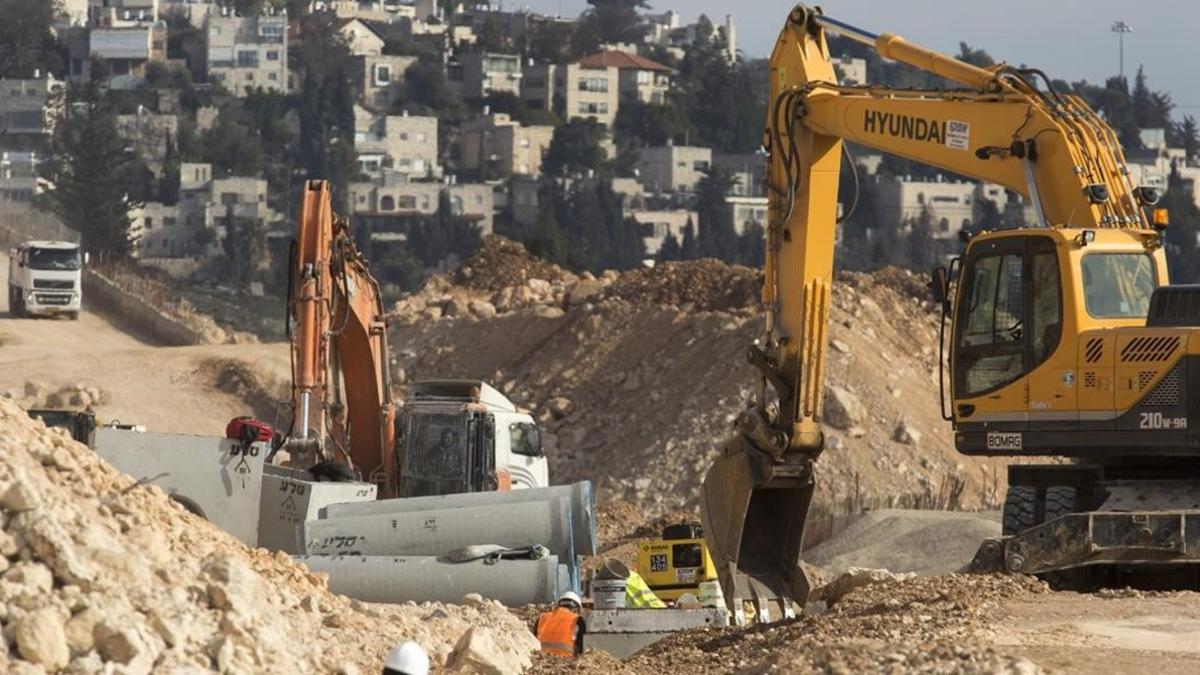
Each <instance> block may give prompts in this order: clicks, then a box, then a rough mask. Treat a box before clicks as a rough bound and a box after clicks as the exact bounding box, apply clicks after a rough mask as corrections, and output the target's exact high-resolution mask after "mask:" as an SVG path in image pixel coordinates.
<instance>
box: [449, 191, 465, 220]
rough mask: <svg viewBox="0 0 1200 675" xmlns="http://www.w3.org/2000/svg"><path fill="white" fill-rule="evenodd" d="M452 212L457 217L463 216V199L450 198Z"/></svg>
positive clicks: (453, 196)
mask: <svg viewBox="0 0 1200 675" xmlns="http://www.w3.org/2000/svg"><path fill="white" fill-rule="evenodd" d="M450 212H451V213H453V214H454V215H456V216H461V215H462V214H463V198H462V197H461V196H459V195H451V196H450Z"/></svg>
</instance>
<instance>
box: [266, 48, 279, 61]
mask: <svg viewBox="0 0 1200 675" xmlns="http://www.w3.org/2000/svg"><path fill="white" fill-rule="evenodd" d="M267 60H268V61H278V60H279V51H278V50H276V49H272V50H269V51H268V52H267Z"/></svg>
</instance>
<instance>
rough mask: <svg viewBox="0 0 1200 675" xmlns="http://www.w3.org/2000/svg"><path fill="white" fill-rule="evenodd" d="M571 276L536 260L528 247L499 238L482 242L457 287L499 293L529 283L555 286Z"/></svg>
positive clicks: (464, 267) (460, 271) (461, 270)
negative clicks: (549, 283)
mask: <svg viewBox="0 0 1200 675" xmlns="http://www.w3.org/2000/svg"><path fill="white" fill-rule="evenodd" d="M567 276H571V275H569V273H568V272H566V271H564V270H563V269H562V268H561V267H558V266H557V265H554V264H552V263H549V262H546V261H545V260H542V259H541V258H535V257H534V256H532V255H530V254H529V251H527V250H525V245H524V244H521V243H518V242H515V241H512V240H511V239H506V238H504V237H501V236H499V235H489V236H486V237H484V238H483V241H481V242H480V244H479V248H478V249H477V250H476V251H475V254H474V255H472V256H471V258H470V259H469V260H467V262H466V263H464V264H463V265H462V267H460V268H459V269H458V271H457V272H456V273H455V275H454V281H455V283H457V284H459V285H461V286H465V287H467V288H470V289H473V290H477V291H499V290H503V289H505V288H508V287H510V286H521V285H523V284H525V283H526V282H528V281H529V280H530V279H544V280H546V281H550V282H554V281H561V280H563V279H564V278H565V277H567Z"/></svg>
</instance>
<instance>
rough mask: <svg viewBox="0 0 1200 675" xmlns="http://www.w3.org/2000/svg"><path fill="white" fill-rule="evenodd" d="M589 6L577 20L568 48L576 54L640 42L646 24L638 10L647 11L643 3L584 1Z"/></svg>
mask: <svg viewBox="0 0 1200 675" xmlns="http://www.w3.org/2000/svg"><path fill="white" fill-rule="evenodd" d="M588 4H589V5H591V6H590V7H589V8H588V9H587V11H585V12H584V13H583V16H581V17H580V18H579V21H578V24H577V26H576V29H575V39H574V41H573V44H572V47H573V48H574V49H575V51H576V54H577V55H583V54H587V53H591V52H594V51H596V50H598V49H600V46H601V45H604V44H614V43H618V42H626V43H634V44H636V43H640V42H641V41H642V37H643V36H644V35H645V33H646V25H645V22H644V21H643V20H642V16H641V14H640V13H639V12H638V10H641V9H648V8H649V7H650V5H649V4H647V3H646V1H645V0H588Z"/></svg>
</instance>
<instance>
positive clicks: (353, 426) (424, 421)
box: [281, 180, 550, 499]
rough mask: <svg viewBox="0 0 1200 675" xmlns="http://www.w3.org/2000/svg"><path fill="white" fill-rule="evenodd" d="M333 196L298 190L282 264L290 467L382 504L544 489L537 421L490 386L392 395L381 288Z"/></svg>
mask: <svg viewBox="0 0 1200 675" xmlns="http://www.w3.org/2000/svg"><path fill="white" fill-rule="evenodd" d="M331 197H332V195H331V192H330V186H329V183H328V182H326V181H319V180H313V181H308V183H307V184H306V185H305V187H304V195H303V199H302V202H301V208H300V220H299V223H298V224H297V228H296V240H295V242H294V243H293V248H292V255H291V266H290V268H289V270H290V279H289V283H288V321H287V323H288V337H289V338H290V340H291V347H292V401H291V408H292V422H291V425H290V428H289V430H288V432H287V436H286V438H285V439H284V441H283V443H282V445H281V447H282V448H284V449H286V450H287V452H288V454H289V455H290V457H291V464H292V466H294V467H300V468H306V469H308V470H309V472H310V473H312V474H314V475H315V476H317V477H318V478H319V479H330V480H351V479H358V480H363V481H367V482H370V483H374V484H375V485H377V486H379V496H380V497H381V498H384V499H387V498H391V497H417V496H425V495H443V494H458V493H463V492H486V491H490V490H508V489H519V488H537V487H546V486H548V485H549V484H550V483H549V469H548V462H547V460H546V456H545V453H544V452H543V451H542V444H541V433H540V431H539V429H538V425H537V422H536V421H535V420H534V419H533V417H532V416H531V415H530V414H529V412H528V411H525V410H520V409H518V408H517V407H516V406H515V405H513V403H512V401H509V400H508V398H507V397H505V396H504V394H502V393H500V392H499V391H497V390H495V389H493V388H492V387H491V386H489V385H488V384H487V383H486V382H482V381H479V380H431V381H426V382H416V383H413V384H411V385H410V386H409V387H408V400H407V401H405V404H404V406H403V407H400V406H398V405H397V404H396V403H395V402H394V401H393V399H392V392H391V376H390V372H389V368H388V359H389V354H388V336H387V321H386V317H385V312H384V307H383V300H382V297H381V295H380V291H379V284H378V282H376V280H375V278H374V277H373V276H372V275H371V270H370V266H369V265H368V264H367V260H366V257H365V256H364V255H363V254H362V253H361V252H360V251H359V250H358V247H357V246H355V244H354V239H353V237H351V234H350V227H349V223H348V222H347V221H346V220H345V219H344V218H341V217H340V216H338V215H336V214H335V213H334V212H333V207H332V199H331Z"/></svg>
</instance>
